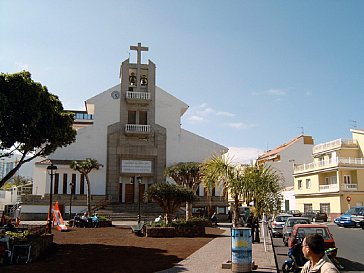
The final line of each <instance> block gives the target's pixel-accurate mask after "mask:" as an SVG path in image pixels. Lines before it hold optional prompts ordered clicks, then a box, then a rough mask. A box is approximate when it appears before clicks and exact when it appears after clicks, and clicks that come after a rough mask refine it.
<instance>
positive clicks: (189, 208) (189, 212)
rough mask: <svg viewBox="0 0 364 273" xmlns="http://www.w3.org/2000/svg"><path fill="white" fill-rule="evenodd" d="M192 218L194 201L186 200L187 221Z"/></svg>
mask: <svg viewBox="0 0 364 273" xmlns="http://www.w3.org/2000/svg"><path fill="white" fill-rule="evenodd" d="M191 218H192V203H191V202H186V221H188V220H190V219H191Z"/></svg>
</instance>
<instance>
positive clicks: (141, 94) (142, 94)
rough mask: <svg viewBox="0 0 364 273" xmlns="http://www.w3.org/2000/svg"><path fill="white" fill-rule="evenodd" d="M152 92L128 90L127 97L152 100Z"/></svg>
mask: <svg viewBox="0 0 364 273" xmlns="http://www.w3.org/2000/svg"><path fill="white" fill-rule="evenodd" d="M150 97H151V96H150V92H130V91H127V92H126V99H129V100H150Z"/></svg>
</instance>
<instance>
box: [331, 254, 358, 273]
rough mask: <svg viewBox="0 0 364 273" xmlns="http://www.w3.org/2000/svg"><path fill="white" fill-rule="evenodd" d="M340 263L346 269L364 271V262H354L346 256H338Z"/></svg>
mask: <svg viewBox="0 0 364 273" xmlns="http://www.w3.org/2000/svg"><path fill="white" fill-rule="evenodd" d="M336 259H337V260H338V262H339V264H340V265H341V266H342V267H343V268H344V269H343V270H344V271H360V272H364V264H362V263H358V262H353V261H350V260H348V259H345V258H340V257H336Z"/></svg>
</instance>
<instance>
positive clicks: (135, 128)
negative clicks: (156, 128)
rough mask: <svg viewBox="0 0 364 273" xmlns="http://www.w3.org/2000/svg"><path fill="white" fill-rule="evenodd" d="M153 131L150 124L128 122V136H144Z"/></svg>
mask: <svg viewBox="0 0 364 273" xmlns="http://www.w3.org/2000/svg"><path fill="white" fill-rule="evenodd" d="M150 133H151V127H150V125H141V124H126V125H125V134H126V135H127V136H144V137H147V136H149V135H150Z"/></svg>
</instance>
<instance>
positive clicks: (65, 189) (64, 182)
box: [62, 173, 67, 194]
mask: <svg viewBox="0 0 364 273" xmlns="http://www.w3.org/2000/svg"><path fill="white" fill-rule="evenodd" d="M62 189H63V190H62V193H63V194H67V174H66V173H64V174H63V188H62Z"/></svg>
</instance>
